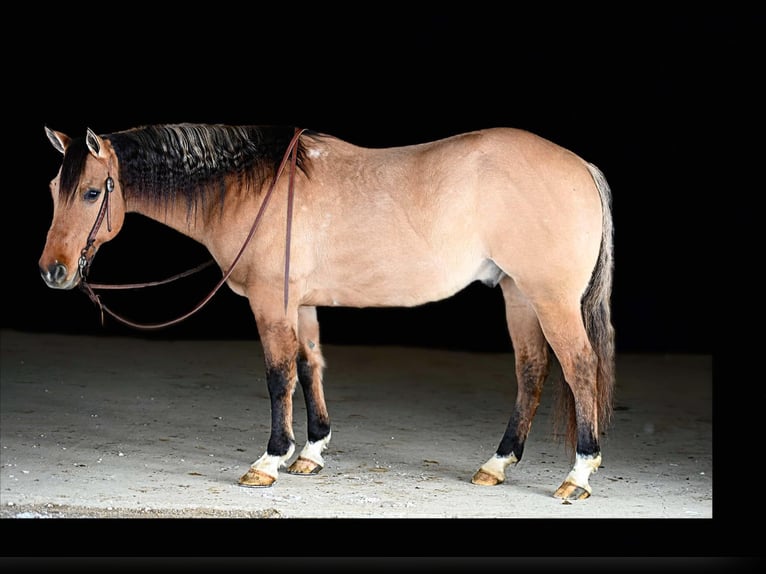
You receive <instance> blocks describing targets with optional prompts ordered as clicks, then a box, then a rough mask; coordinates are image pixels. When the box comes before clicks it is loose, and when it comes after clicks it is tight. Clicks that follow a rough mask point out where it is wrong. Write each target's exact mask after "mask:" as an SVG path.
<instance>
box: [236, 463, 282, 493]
mask: <svg viewBox="0 0 766 574" xmlns="http://www.w3.org/2000/svg"><path fill="white" fill-rule="evenodd" d="M276 481H277V478H276V477H275V476H271V475H270V474H266V473H265V472H261V471H260V470H256V469H254V468H250V469H248V471H247V472H246V473H245V474H243V475H242V477H241V478H240V479H239V485H240V486H248V487H250V488H263V487H266V486H271V485H272V484H274V483H275V482H276Z"/></svg>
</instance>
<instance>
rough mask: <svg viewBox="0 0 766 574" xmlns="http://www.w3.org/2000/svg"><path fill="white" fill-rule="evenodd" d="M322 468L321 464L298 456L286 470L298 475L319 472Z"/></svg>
mask: <svg viewBox="0 0 766 574" xmlns="http://www.w3.org/2000/svg"><path fill="white" fill-rule="evenodd" d="M323 468H324V467H323V466H322V465H321V464H319V463H316V462H314V461H313V460H309V459H307V458H303V457H302V456H299V457H298V458H297V459H295V462H293V463H292V464H291V465H290V468H288V469H287V472H289V473H290V474H297V475H300V476H310V475H312V474H319V471H320V470H322V469H323Z"/></svg>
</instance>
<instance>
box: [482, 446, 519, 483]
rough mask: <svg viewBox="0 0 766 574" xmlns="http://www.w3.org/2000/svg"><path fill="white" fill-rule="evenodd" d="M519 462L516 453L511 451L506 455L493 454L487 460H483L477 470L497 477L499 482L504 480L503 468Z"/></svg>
mask: <svg viewBox="0 0 766 574" xmlns="http://www.w3.org/2000/svg"><path fill="white" fill-rule="evenodd" d="M517 462H519V459H518V458H516V455H515V454H513V453H511V454H509V455H508V456H497V454H495V455H493V456H492V458H490V459H489V460H488V461H487V462H485V463H484V464H483V465H482V466H481V468H480V469H479V470H482V471H484V472H486V473H487V474H490V475H492V476H494V477H495V478H497V479H498V480H499V481H500V482H503V481H504V480H505V469H506V468H508V466H510V465H512V464H516V463H517Z"/></svg>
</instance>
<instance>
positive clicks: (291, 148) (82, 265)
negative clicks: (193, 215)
mask: <svg viewBox="0 0 766 574" xmlns="http://www.w3.org/2000/svg"><path fill="white" fill-rule="evenodd" d="M305 131H306V130H305V129H298V128H296V129H295V134H294V135H293V138H292V139H291V140H290V144H289V145H288V146H287V150H286V151H285V154H284V156H283V157H282V161H281V162H280V164H279V167H278V168H277V170H276V172H275V173H274V178H273V179H272V180H271V185H270V186H269V189H268V191H267V192H266V195H265V196H264V197H263V201H262V202H261V207H260V209H259V210H258V213H257V215H256V216H255V221H253V225H252V227H251V228H250V232H249V233H248V235H247V237H246V238H245V241H244V243H243V244H242V247H241V248H240V250H239V252H238V253H237V255H236V257H234V260H233V261H232V263H231V265H230V266H229V268H228V269H227V271H226V272H225V273H224V274H223V277H221V279H220V280H219V281H218V283H217V284H216V286H215V287H213V289H212V291H211V292H210V293H209V294H208V295H207V296H205V297H204V298H203V299H202V300H201V301H200V302H199V303H198V304H197V305H196V306H195V307H194V308H193V309H192V310H191V311H189V312H187V313H185V314H183V315H181V316H179V317H177V318H175V319H172V320H169V321H165V322H163V323H136V322H133V321H130V320H129V319H126V318H125V317H122V316H120V315H118V314H116V313H114V312H113V311H112V310H110V309H109V308H108V307H107V306H106V305H104V304H103V302H102V301H101V298H100V297H99V296H98V295H97V294H96V293H95V292H94V289H137V288H142V287H151V286H155V285H161V284H164V283H169V282H171V281H175V280H176V279H180V278H181V277H186V276H188V275H190V274H192V273H196V272H197V271H200V270H202V269H203V268H205V267H208V266H210V265H212V264H213V261H212V260H211V261H208V262H206V263H203V264H202V265H199V266H198V267H195V268H194V269H191V270H189V271H186V272H183V273H179V274H178V275H174V276H173V277H170V278H168V279H164V280H162V281H154V282H151V283H133V284H130V285H107V284H99V283H88V281H87V280H86V277H87V273H88V270H89V268H90V264H91V261H89V260H88V257H87V255H88V251H90V250H91V248H92V247H93V244H94V243H95V241H96V234H97V233H98V230H99V229H100V227H101V225H102V223H103V222H104V217H106V225H107V229H108V230H109V231H110V232H111V231H112V222H111V215H110V210H109V196H110V195H111V194H112V191H114V180H113V179H112V176H111V174H110V170H109V168H107V177H106V180H105V182H104V187H105V189H106V193H105V194H104V199H103V200H102V201H101V208H100V209H99V211H98V215H97V216H96V221H95V222H94V223H93V227H92V228H91V230H90V233H89V234H88V239H87V240H86V242H85V247H83V249H82V251H81V252H80V259H79V261H78V266H79V271H80V278H81V279H80V288H81V289H83V290H84V291H85V292H86V293H87V295H88V297H90V300H91V301H93V303H95V304H96V306H97V307H98V308H99V309H100V311H101V323H102V324H103V322H104V312H107V313H108V314H109V315H111V316H112V317H114V318H115V319H117V320H118V321H120V322H121V323H124V324H126V325H128V326H130V327H134V328H137V329H161V328H164V327H168V326H170V325H173V324H175V323H180V322H181V321H183V320H185V319H188V318H189V317H191V316H192V315H193V314H194V313H196V312H197V311H199V310H200V309H202V307H204V306H205V305H206V304H207V303H208V301H210V299H212V297H213V295H215V293H216V292H217V291H218V290H219V289H220V288H221V287H222V286H223V284H224V283H225V282H226V280H227V279H228V278H229V276H230V275H231V274H232V272H233V271H234V267H235V266H236V265H237V263H238V262H239V260H240V258H241V257H242V254H243V253H244V251H245V248H246V247H247V246H248V244H249V243H250V240H251V239H252V238H253V235H255V230H256V229H257V228H258V224H259V223H260V222H261V219H262V217H263V213H264V211H265V210H266V206H267V205H268V203H269V200H270V199H271V195H272V192H273V191H274V188H275V187H276V185H277V181H278V180H279V176H280V175H282V172H283V171H284V168H285V164H287V160H288V157H289V158H290V173H289V178H288V185H287V229H286V237H285V273H284V305H285V312H286V311H287V301H288V295H289V289H290V283H289V277H290V236H291V234H292V211H293V195H294V193H293V192H294V187H295V169H296V164H297V161H298V140H299V139H300V137H301V135H302V134H303V132H305Z"/></svg>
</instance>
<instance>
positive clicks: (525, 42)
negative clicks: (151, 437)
mask: <svg viewBox="0 0 766 574" xmlns="http://www.w3.org/2000/svg"><path fill="white" fill-rule="evenodd" d="M541 12H542V11H541ZM113 16H114V15H111V16H110V15H108V14H103V15H100V14H98V13H92V14H90V17H89V18H87V19H86V20H85V22H86V23H85V24H83V23H80V24H78V23H77V22H76V21H73V22H74V24H73V25H71V26H67V27H64V28H62V27H60V26H55V25H54V24H55V23H56V17H55V15H52V14H50V13H47V14H46V16H45V18H44V19H43V20H42V21H41V22H40V26H39V27H38V28H37V29H36V31H35V39H34V45H35V50H34V52H33V53H32V52H28V53H25V55H24V57H23V58H21V57H19V58H18V59H13V61H12V63H11V70H10V74H11V75H10V78H11V80H12V81H11V82H10V83H9V84H8V85H9V86H10V87H11V88H12V89H10V90H8V91H7V95H8V96H10V98H11V101H12V105H11V106H10V108H9V114H8V119H9V120H10V122H11V125H13V126H17V127H16V128H15V129H14V130H13V132H12V133H11V134H10V135H9V138H8V140H7V141H6V146H10V149H9V150H7V151H6V157H8V154H10V161H6V164H5V176H4V177H5V179H6V189H5V201H6V206H7V207H5V208H4V209H3V234H4V236H5V245H6V271H5V274H6V275H5V279H6V280H5V282H4V284H5V295H4V297H3V299H2V300H3V313H2V319H3V326H4V327H10V328H14V329H22V330H32V331H54V332H66V333H70V332H71V333H93V334H101V335H103V334H120V335H128V336H141V337H146V336H148V337H164V338H183V337H197V338H205V337H208V338H237V337H245V338H257V332H256V330H255V324H254V321H253V319H252V315H251V313H250V310H249V307H248V305H247V302H246V300H245V299H244V298H241V297H238V296H236V295H234V294H233V293H232V292H230V291H229V290H228V289H227V288H225V289H222V290H221V291H220V292H219V293H218V294H217V295H216V296H215V297H214V298H213V300H212V301H211V303H209V304H208V305H207V306H206V307H205V308H204V309H203V310H202V311H201V312H199V313H198V314H197V315H195V316H193V317H192V318H190V319H188V320H187V321H185V322H183V323H181V324H180V325H178V326H174V327H170V328H168V329H165V330H162V331H160V332H145V331H135V330H133V329H130V328H128V327H124V326H123V325H121V324H119V323H116V322H115V321H113V320H111V319H109V318H107V320H106V324H105V326H103V327H102V326H101V324H100V318H99V313H98V311H97V310H96V308H95V307H94V306H93V304H92V303H91V302H90V301H89V300H88V299H87V297H85V295H84V294H82V293H80V292H59V291H54V290H51V289H48V288H47V287H45V285H44V284H43V282H42V280H41V279H40V277H39V274H38V271H37V260H38V258H39V255H40V253H41V251H42V248H43V245H44V242H45V234H46V231H47V228H48V225H49V224H50V219H51V214H52V202H51V198H50V195H49V191H48V182H49V181H50V179H52V178H53V177H54V176H55V174H56V171H57V169H58V166H59V163H60V155H59V154H58V152H56V151H55V150H54V149H53V148H52V147H51V145H50V144H49V142H48V141H47V138H46V137H45V134H44V130H43V126H45V125H47V126H49V127H51V128H53V129H56V130H60V131H63V132H65V133H68V134H70V135H73V136H80V135H84V133H85V129H86V128H88V127H90V128H92V129H93V130H94V131H96V132H97V133H108V132H111V131H118V130H121V129H127V128H130V127H134V126H137V125H143V124H151V123H173V122H209V123H231V124H236V123H250V124H272V125H273V124H285V125H296V126H299V127H306V128H310V129H314V130H319V131H323V132H326V133H330V134H333V135H336V136H338V137H341V138H343V139H346V140H348V141H350V142H352V143H355V144H358V145H363V146H372V147H378V146H394V145H405V144H410V143H417V142H422V141H427V140H432V139H436V138H440V137H444V136H448V135H452V134H455V133H459V132H462V131H466V130H471V129H477V128H484V127H492V126H513V127H520V128H524V129H528V130H530V131H533V132H535V133H538V134H539V135H542V136H544V137H547V138H549V139H551V140H553V141H555V142H557V143H560V144H562V145H564V146H565V147H568V148H570V149H571V150H573V151H575V152H576V153H578V154H579V155H581V156H582V157H584V158H585V159H587V160H589V161H592V162H593V163H595V164H597V165H598V166H599V167H601V169H602V170H603V171H604V172H605V174H606V176H607V178H608V180H609V182H610V184H611V187H612V190H613V203H614V226H615V279H614V291H613V299H612V302H613V321H614V324H615V328H616V332H617V348H618V351H620V352H671V353H672V352H682V353H687V352H688V353H712V352H713V342H712V338H713V323H714V321H713V320H712V316H711V288H712V286H713V283H714V281H715V275H714V271H715V266H714V265H711V257H712V256H714V251H712V250H713V249H714V247H713V238H714V236H715V234H716V233H717V231H716V226H715V224H714V223H712V222H711V221H710V217H711V215H712V212H713V209H711V206H714V205H715V203H714V202H713V200H712V196H711V193H713V192H715V193H719V192H718V191H717V190H713V189H712V184H711V181H710V173H709V169H710V166H711V164H712V163H714V162H715V159H714V157H715V156H714V153H713V150H711V149H710V146H709V143H708V142H709V136H708V133H709V132H710V131H711V130H713V129H714V128H715V127H716V125H717V124H718V122H719V121H720V120H719V119H717V117H718V116H717V111H718V110H717V109H716V108H715V107H714V106H715V105H716V97H717V96H716V95H715V93H717V92H716V90H718V91H720V80H719V79H718V78H721V77H726V76H728V77H729V78H734V75H735V73H736V72H735V71H734V69H733V68H732V67H731V65H730V64H732V62H731V60H730V56H727V55H726V54H739V55H741V56H742V57H748V55H749V54H750V50H751V45H750V43H752V42H753V38H752V37H749V36H747V35H745V34H738V33H737V31H738V30H739V28H740V26H741V25H742V23H744V22H746V20H747V19H746V18H743V19H740V18H739V17H732V16H722V15H721V14H715V13H701V14H700V13H669V12H667V11H663V12H652V11H651V10H647V11H643V12H639V13H636V12H632V13H631V12H623V13H620V14H617V13H615V14H609V13H604V12H588V11H583V10H580V9H570V11H569V12H560V11H559V12H552V13H550V14H536V15H534V16H532V15H528V14H522V13H518V14H514V13H513V12H511V11H507V12H506V13H503V12H493V11H480V10H478V9H477V10H476V11H475V12H474V11H468V10H466V9H454V8H453V9H447V8H440V9H439V10H434V11H433V12H428V11H426V10H421V13H420V14H412V13H410V12H409V11H407V10H404V9H403V8H401V7H400V8H393V7H392V8H389V9H385V10H384V9H374V8H372V7H371V8H370V9H369V11H368V12H366V13H364V14H361V13H352V12H343V11H338V12H337V13H327V12H322V11H318V10H317V11H316V13H314V14H309V15H306V14H305V13H304V14H301V13H297V11H296V12H293V11H290V10H285V11H284V12H272V13H264V14H262V15H260V16H259V15H258V14H248V15H245V14H239V13H237V12H233V11H231V12H223V13H199V14H193V15H191V17H190V16H189V15H186V16H185V17H184V18H176V17H174V16H172V15H165V16H162V15H159V14H156V15H155V14H151V15H149V14H147V13H141V12H140V11H137V10H136V11H133V12H130V13H125V14H120V17H119V18H115V17H113ZM61 17H65V13H62V14H61ZM46 23H47V24H48V27H47V28H46ZM737 61H738V62H740V64H741V60H737ZM718 104H719V107H720V102H718ZM741 217H743V218H747V217H749V214H748V213H742V214H741ZM206 259H207V253H206V251H205V250H204V249H203V248H202V247H201V246H199V245H198V244H196V243H194V242H193V241H191V240H190V239H187V238H185V237H183V236H180V235H178V234H176V233H175V232H173V231H171V230H169V229H168V228H165V227H163V226H161V225H159V224H156V223H155V222H152V221H149V220H147V219H145V218H143V217H142V216H138V215H130V216H129V219H128V221H127V223H126V226H125V227H124V228H123V231H122V232H121V234H120V236H118V237H117V238H116V239H115V240H114V241H113V242H111V243H110V244H107V245H105V246H104V247H102V249H101V251H100V252H99V255H98V257H97V258H96V259H95V262H94V266H93V268H92V271H91V280H92V281H95V282H99V281H100V282H105V283H113V282H116V283H119V282H140V281H147V280H156V279H160V278H163V277H166V276H169V275H172V274H174V273H176V272H180V271H183V270H186V269H188V268H190V267H192V266H193V265H195V264H197V263H199V262H202V261H205V260H206ZM219 276H220V274H219V273H218V272H216V271H210V272H205V273H203V274H202V275H201V276H198V277H197V278H195V279H193V280H192V279H190V280H187V281H186V282H184V283H174V284H171V285H170V286H168V287H162V288H157V289H155V290H149V291H140V292H128V293H117V292H106V293H105V294H104V295H103V298H104V300H105V302H106V303H107V305H108V306H109V307H110V308H111V309H113V310H115V311H117V312H119V313H122V314H124V315H125V316H127V317H129V318H131V319H133V320H136V321H141V322H143V321H146V322H160V321H164V320H167V319H171V318H173V317H175V316H176V315H178V314H180V313H182V312H185V311H187V310H189V309H191V308H192V307H193V306H194V304H196V302H197V301H199V300H200V299H201V298H202V296H204V295H205V294H207V292H208V291H209V289H210V288H212V286H213V285H214V284H215V282H216V281H217V279H218V277H219ZM320 321H321V326H322V338H323V341H324V342H325V343H326V344H327V343H355V344H402V345H423V346H437V347H445V348H463V349H472V350H489V351H503V350H509V349H510V341H509V338H508V336H507V333H506V331H505V324H504V314H503V310H502V300H501V297H500V293H499V289H495V290H491V289H489V288H487V287H484V286H483V285H480V284H474V285H471V286H469V287H468V288H467V289H466V290H464V291H463V292H461V293H459V294H458V295H456V296H455V297H453V298H451V299H448V300H446V301H442V302H437V303H432V304H428V305H425V306H423V307H420V308H417V309H364V310H358V309H320Z"/></svg>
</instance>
